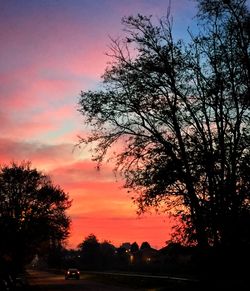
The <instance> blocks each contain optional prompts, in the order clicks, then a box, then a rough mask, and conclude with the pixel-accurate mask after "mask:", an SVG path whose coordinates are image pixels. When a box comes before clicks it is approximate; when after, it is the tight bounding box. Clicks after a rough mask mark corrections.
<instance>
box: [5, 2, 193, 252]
mask: <svg viewBox="0 0 250 291" xmlns="http://www.w3.org/2000/svg"><path fill="white" fill-rule="evenodd" d="M0 8H1V9H0V11H1V17H0V24H1V31H0V39H1V47H0V53H1V58H0V81H1V87H0V92H1V95H0V96H1V97H0V105H1V106H0V121H1V136H0V164H1V165H3V164H10V163H11V162H12V161H15V162H21V161H24V160H26V161H31V163H32V167H35V168H37V169H38V170H41V171H44V172H45V173H48V174H49V175H50V176H51V177H52V180H53V182H54V183H55V184H58V185H60V187H61V188H62V189H64V191H65V192H67V193H69V196H70V198H71V199H72V200H73V203H72V207H71V208H70V209H69V211H68V214H69V215H70V217H71V218H72V228H71V236H70V237H69V239H68V246H69V247H73V248H75V247H76V246H77V245H78V244H79V243H81V242H82V240H83V239H84V238H85V237H86V236H88V235H89V234H90V233H93V234H95V235H96V237H97V238H98V239H99V240H100V241H102V240H110V241H111V242H112V243H113V244H115V245H116V246H118V245H119V244H121V243H123V242H130V243H133V242H134V241H136V242H137V243H138V244H141V243H142V242H143V241H148V242H149V243H150V244H151V246H152V247H155V248H160V247H163V246H164V245H165V242H166V241H167V240H168V239H169V238H170V228H171V223H170V222H169V218H168V217H167V215H166V214H165V215H164V214H162V215H158V214H152V215H149V214H145V215H143V216H142V217H140V218H138V216H137V214H136V206H135V205H133V203H132V201H131V198H130V196H129V195H128V194H127V192H126V190H124V189H122V181H118V182H117V181H116V180H115V177H114V176H113V174H112V165H109V164H108V165H107V164H104V165H103V168H102V169H101V171H96V169H95V166H96V165H95V164H94V163H93V162H92V161H91V155H90V153H89V152H88V151H87V150H86V149H84V148H81V149H79V148H75V145H76V144H77V143H78V137H77V136H79V135H81V136H84V135H85V134H87V133H86V132H87V131H88V128H87V125H85V124H84V123H83V119H82V118H81V116H80V113H79V112H78V111H77V100H78V96H79V94H80V91H81V90H83V91H84V90H88V89H93V88H96V86H97V85H98V83H99V82H100V80H101V79H100V76H101V75H102V74H103V73H104V70H105V67H106V64H107V62H108V57H107V56H106V55H105V52H107V51H108V44H109V35H111V36H113V37H114V38H116V37H118V36H122V35H124V34H123V31H122V29H123V28H122V25H121V18H122V17H123V16H128V15H131V14H133V15H136V14H138V13H140V14H145V15H150V14H152V15H153V16H154V17H156V19H157V18H160V17H161V16H164V15H166V13H167V8H168V1H167V2H166V1H165V0H155V1H152V0H137V1H133V0H124V1H122V3H121V1H115V0H102V1H101V0H97V1H91V0H74V1H66V0H62V1H60V2H59V1H53V0H52V1H51V0H44V1H39V0H34V1H18V0H13V1H2V2H1V4H0ZM193 8H194V4H193V3H190V1H189V0H178V1H172V8H171V10H172V14H173V17H174V20H176V30H175V32H176V35H177V37H179V36H181V35H182V33H183V32H184V34H185V31H186V29H187V27H188V26H189V25H190V23H191V22H192V16H193V15H194V14H195V13H194V9H193Z"/></svg>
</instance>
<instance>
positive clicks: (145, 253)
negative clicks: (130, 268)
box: [130, 247, 159, 264]
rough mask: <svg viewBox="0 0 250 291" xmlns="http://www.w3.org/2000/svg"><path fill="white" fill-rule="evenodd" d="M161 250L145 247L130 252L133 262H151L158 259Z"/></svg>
mask: <svg viewBox="0 0 250 291" xmlns="http://www.w3.org/2000/svg"><path fill="white" fill-rule="evenodd" d="M158 257H159V252H158V251H157V250H156V249H153V248H151V247H150V248H145V249H141V250H138V251H137V252H134V253H131V254H130V262H131V263H132V264H150V263H152V262H155V261H156V260H158Z"/></svg>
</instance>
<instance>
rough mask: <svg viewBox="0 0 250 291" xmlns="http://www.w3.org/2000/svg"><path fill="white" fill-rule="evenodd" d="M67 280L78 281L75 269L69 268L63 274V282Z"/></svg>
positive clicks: (78, 275) (78, 276)
mask: <svg viewBox="0 0 250 291" xmlns="http://www.w3.org/2000/svg"><path fill="white" fill-rule="evenodd" d="M68 279H77V280H79V279H80V271H79V270H78V269H76V268H70V269H68V270H67V271H66V272H65V280H68Z"/></svg>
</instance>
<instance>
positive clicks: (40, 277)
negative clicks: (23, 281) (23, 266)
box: [28, 270, 152, 291]
mask: <svg viewBox="0 0 250 291" xmlns="http://www.w3.org/2000/svg"><path fill="white" fill-rule="evenodd" d="M28 274H29V276H28V281H29V285H30V289H31V290H32V291H33V290H34V291H66V290H69V291H82V290H84V291H135V289H131V288H128V287H120V286H115V285H112V282H110V284H104V283H99V282H95V281H91V280H89V279H88V277H87V275H82V276H81V279H80V280H65V279H64V275H63V274H52V273H48V272H44V271H38V270H28ZM142 290H143V291H146V290H149V289H136V291H142ZM151 290H152V289H151Z"/></svg>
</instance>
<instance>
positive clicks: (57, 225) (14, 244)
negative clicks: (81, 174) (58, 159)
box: [0, 162, 70, 267]
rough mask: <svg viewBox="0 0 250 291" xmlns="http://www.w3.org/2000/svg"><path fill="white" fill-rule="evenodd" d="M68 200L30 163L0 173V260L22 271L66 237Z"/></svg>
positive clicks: (3, 169) (2, 169) (12, 165)
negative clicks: (37, 256)
mask: <svg viewBox="0 0 250 291" xmlns="http://www.w3.org/2000/svg"><path fill="white" fill-rule="evenodd" d="M69 207H70V201H69V197H68V195H67V194H66V193H64V191H63V190H62V189H61V188H60V187H59V186H55V185H53V184H52V182H51V180H50V178H49V177H48V176H46V175H44V174H43V173H41V172H39V171H38V170H36V169H32V168H31V167H30V163H28V162H24V163H22V164H20V165H18V164H16V163H12V164H11V165H10V166H3V167H1V170H0V236H1V240H0V256H1V258H4V259H5V260H6V261H8V262H9V263H12V264H13V265H15V266H16V267H22V266H23V265H24V264H25V263H27V262H29V261H30V260H31V259H32V258H33V256H34V255H35V254H41V255H44V254H47V253H48V250H49V249H50V248H51V247H52V245H55V244H56V245H58V244H60V243H62V242H63V240H64V239H65V238H66V237H67V236H68V234H69V232H68V229H69V223H70V220H69V217H68V216H67V215H66V213H65V211H66V210H67V209H68V208H69Z"/></svg>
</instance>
